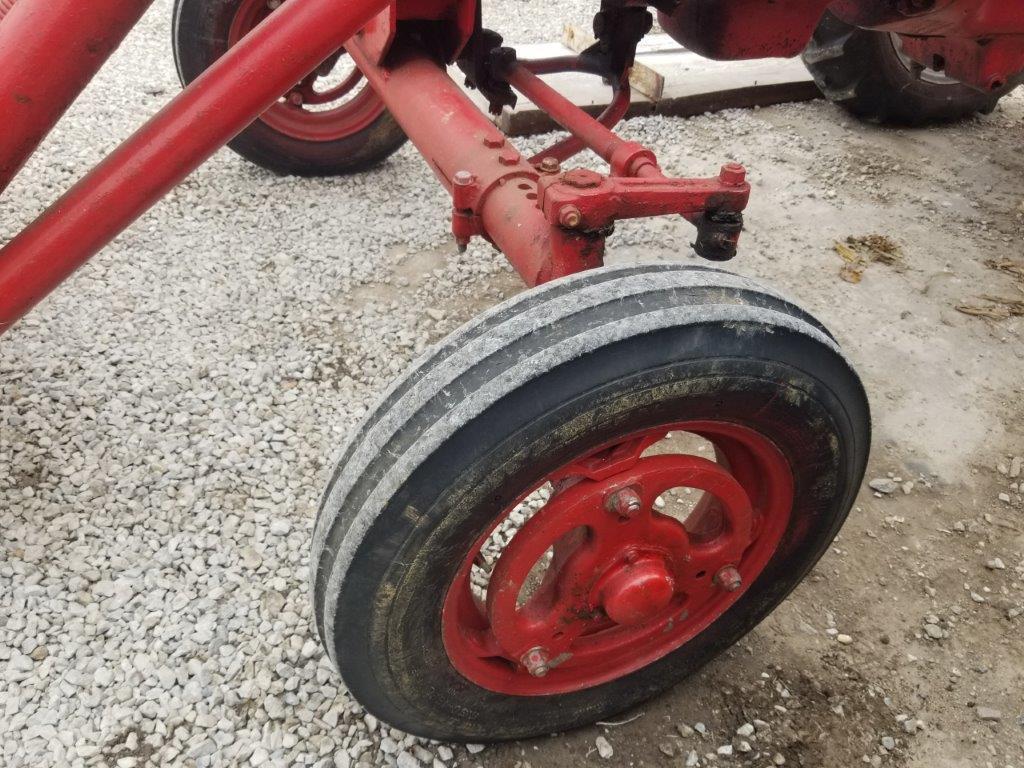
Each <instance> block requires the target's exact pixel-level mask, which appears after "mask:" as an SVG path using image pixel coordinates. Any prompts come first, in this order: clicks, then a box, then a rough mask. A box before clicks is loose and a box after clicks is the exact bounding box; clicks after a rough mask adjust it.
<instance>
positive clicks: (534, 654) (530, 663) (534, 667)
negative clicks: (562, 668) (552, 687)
mask: <svg viewBox="0 0 1024 768" xmlns="http://www.w3.org/2000/svg"><path fill="white" fill-rule="evenodd" d="M519 661H520V662H522V664H523V666H524V667H526V671H527V672H529V673H530V674H531V675H533V676H534V677H544V675H546V674H547V673H548V672H549V671H550V670H551V665H550V661H551V659H550V657H549V656H548V652H547V651H546V650H544V649H543V648H541V647H540V646H539V645H538V646H536V647H535V648H531V649H530V650H528V651H527V652H526V653H524V654H523V657H522V658H521V659H520V660H519Z"/></svg>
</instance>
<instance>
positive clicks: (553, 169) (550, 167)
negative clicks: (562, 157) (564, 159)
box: [540, 157, 562, 173]
mask: <svg viewBox="0 0 1024 768" xmlns="http://www.w3.org/2000/svg"><path fill="white" fill-rule="evenodd" d="M540 169H541V170H542V171H544V173H558V172H559V171H560V170H562V164H561V163H560V162H558V158H556V157H545V158H544V159H543V160H541V161H540Z"/></svg>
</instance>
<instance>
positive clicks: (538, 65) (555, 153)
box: [520, 56, 632, 164]
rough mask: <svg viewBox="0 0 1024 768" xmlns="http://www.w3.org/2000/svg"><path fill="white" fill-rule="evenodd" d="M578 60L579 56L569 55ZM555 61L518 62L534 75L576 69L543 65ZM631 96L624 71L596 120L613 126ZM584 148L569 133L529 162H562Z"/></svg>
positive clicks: (582, 144) (624, 112) (609, 127)
mask: <svg viewBox="0 0 1024 768" xmlns="http://www.w3.org/2000/svg"><path fill="white" fill-rule="evenodd" d="M570 58H572V59H574V60H577V61H578V58H579V57H575V56H574V57H570ZM554 61H557V59H547V60H541V61H537V60H533V61H523V62H520V63H521V64H522V65H523V66H524V67H526V68H527V69H529V70H530V71H531V72H533V73H534V74H535V75H540V74H544V73H545V72H571V71H576V68H574V67H571V66H568V67H564V68H554V67H552V66H545V65H547V64H549V63H551V62H554ZM631 97H632V89H631V87H630V84H629V73H628V72H626V73H624V74H623V75H622V78H621V80H619V82H617V83H615V85H614V88H613V91H612V100H611V102H610V103H609V104H608V106H607V107H605V109H604V111H603V112H601V114H600V115H598V117H597V122H599V123H600V124H601V125H603V126H604V127H605V128H608V129H611V128H614V127H615V126H616V125H617V124H618V122H619V121H620V120H622V118H624V117H625V116H626V113H627V112H628V111H629V104H630V99H631ZM585 148H586V145H585V144H584V143H583V142H582V141H581V140H580V139H578V138H577V137H576V136H575V135H573V134H570V135H568V136H566V137H565V138H564V139H561V140H559V141H557V142H555V143H554V144H552V145H551V146H550V147H548V148H547V149H544V150H542V151H540V152H538V153H537V154H536V155H534V156H533V157H531V158H530V162H531V163H534V164H538V163H542V162H544V160H545V159H548V158H550V159H551V160H555V161H558V162H559V163H564V162H565V161H566V160H568V159H569V158H570V157H572V156H573V155H576V154H578V153H580V152H582V151H583V150H584V149H585Z"/></svg>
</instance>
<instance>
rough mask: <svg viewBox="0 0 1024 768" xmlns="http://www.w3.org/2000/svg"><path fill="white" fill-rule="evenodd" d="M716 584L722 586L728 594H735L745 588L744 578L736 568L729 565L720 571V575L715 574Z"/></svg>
mask: <svg viewBox="0 0 1024 768" xmlns="http://www.w3.org/2000/svg"><path fill="white" fill-rule="evenodd" d="M715 584H717V585H718V586H720V587H721V588H722V589H724V590H725V591H726V592H735V591H736V590H737V589H739V588H740V587H742V586H743V577H742V576H740V572H739V571H738V570H736V566H734V565H727V566H725V567H724V568H721V569H719V571H718V573H716V574H715Z"/></svg>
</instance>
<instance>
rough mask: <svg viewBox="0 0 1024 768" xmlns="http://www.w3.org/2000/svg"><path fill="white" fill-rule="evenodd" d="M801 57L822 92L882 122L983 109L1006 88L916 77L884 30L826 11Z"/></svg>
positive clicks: (944, 117) (935, 118) (951, 117)
mask: <svg viewBox="0 0 1024 768" xmlns="http://www.w3.org/2000/svg"><path fill="white" fill-rule="evenodd" d="M803 61H804V65H805V66H806V67H807V70H808V71H809V72H810V73H811V76H812V77H813V78H814V82H815V83H816V84H817V86H818V89H819V90H820V91H821V92H822V94H823V95H824V96H825V98H827V99H828V100H829V101H832V102H833V103H835V104H838V105H840V106H841V107H843V108H844V109H846V110H847V111H849V112H850V113H852V114H854V115H856V116H857V117H860V118H862V119H864V120H869V121H874V122H878V123H883V124H891V125H904V126H923V125H930V124H934V123H944V122H951V121H955V120H962V119H964V118H967V117H970V116H972V115H975V114H977V113H979V112H981V113H986V114H987V113H989V112H991V111H992V110H993V109H995V106H996V103H997V102H998V101H999V99H1000V97H1001V96H1002V95H1003V94H1004V93H1006V89H1002V90H1000V91H997V92H994V93H983V92H982V91H979V90H976V89H974V88H970V87H968V86H966V85H961V84H960V83H945V84H943V83H930V82H927V81H925V80H921V79H919V78H917V77H915V76H914V75H913V74H912V73H911V72H910V71H909V70H908V69H907V68H906V66H905V65H904V64H903V62H901V61H900V58H899V56H898V55H897V53H896V49H895V48H894V47H893V44H892V40H891V39H890V37H889V34H888V33H887V32H876V31H872V30H866V29H858V28H856V27H852V26H850V25H849V24H846V23H844V22H842V21H840V20H839V19H838V18H837V17H836V16H835V15H834V14H833V13H831V12H830V11H826V12H825V15H824V16H823V17H822V20H821V23H820V24H819V25H818V27H817V29H816V30H815V32H814V35H813V36H812V38H811V41H810V43H808V45H807V48H806V49H805V50H804V53H803Z"/></svg>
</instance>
